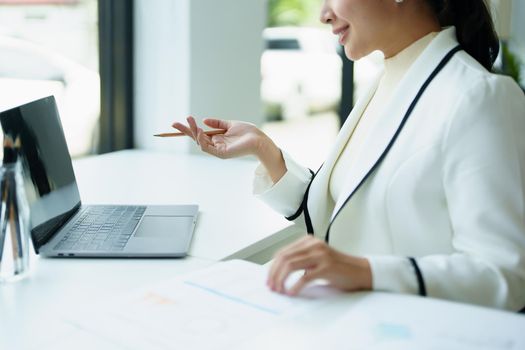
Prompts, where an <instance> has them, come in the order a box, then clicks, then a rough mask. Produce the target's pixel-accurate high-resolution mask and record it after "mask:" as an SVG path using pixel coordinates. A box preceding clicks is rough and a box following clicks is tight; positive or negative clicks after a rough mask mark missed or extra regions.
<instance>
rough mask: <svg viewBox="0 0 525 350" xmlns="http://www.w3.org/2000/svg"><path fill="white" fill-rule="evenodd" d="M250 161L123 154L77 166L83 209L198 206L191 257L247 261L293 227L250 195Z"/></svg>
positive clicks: (108, 155) (252, 170) (94, 159)
mask: <svg viewBox="0 0 525 350" xmlns="http://www.w3.org/2000/svg"><path fill="white" fill-rule="evenodd" d="M255 167H256V163H255V162H254V161H251V160H238V159H230V160H220V159H217V158H213V157H210V156H205V155H186V154H181V155H173V154H166V153H153V152H146V151H138V150H134V151H122V152H115V153H110V154H106V155H102V156H96V157H91V158H86V159H81V160H78V161H76V162H75V163H74V168H75V174H76V175H77V182H78V185H79V189H80V196H81V198H82V201H83V203H86V204H92V203H102V204H198V205H199V207H200V208H199V217H198V220H197V227H196V231H195V236H194V238H193V241H192V244H191V248H190V255H191V256H193V257H198V258H203V259H211V260H223V259H231V258H241V259H243V258H246V257H248V256H249V255H251V254H254V253H256V252H258V251H260V250H262V249H265V248H267V247H268V246H270V245H272V244H274V243H275V242H277V241H279V240H282V239H284V238H285V237H286V236H287V234H288V233H289V231H287V229H288V230H289V229H290V222H289V221H287V220H286V219H284V218H283V217H282V216H281V215H279V214H277V213H276V212H274V211H273V210H272V209H270V208H269V207H268V206H266V205H265V204H264V203H262V202H261V201H259V200H257V199H256V198H255V197H254V196H253V195H252V180H253V172H254V169H255Z"/></svg>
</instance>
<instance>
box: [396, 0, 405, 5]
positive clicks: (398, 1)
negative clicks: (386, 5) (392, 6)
mask: <svg viewBox="0 0 525 350" xmlns="http://www.w3.org/2000/svg"><path fill="white" fill-rule="evenodd" d="M403 1H405V0H396V3H398V4H400V3H402V2H403Z"/></svg>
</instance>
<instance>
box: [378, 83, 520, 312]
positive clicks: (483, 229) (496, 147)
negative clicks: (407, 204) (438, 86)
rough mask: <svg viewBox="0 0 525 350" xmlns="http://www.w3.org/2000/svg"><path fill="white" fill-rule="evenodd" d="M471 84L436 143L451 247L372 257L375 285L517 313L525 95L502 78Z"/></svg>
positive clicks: (514, 85)
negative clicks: (449, 249) (439, 143)
mask: <svg viewBox="0 0 525 350" xmlns="http://www.w3.org/2000/svg"><path fill="white" fill-rule="evenodd" d="M471 86H472V87H471V88H470V90H469V91H467V92H466V93H465V94H464V95H463V96H462V97H461V98H459V100H458V102H457V105H456V108H455V109H454V111H455V112H454V113H453V115H452V118H451V119H450V120H449V124H448V126H447V132H446V135H445V136H444V138H443V139H442V147H441V149H442V179H443V187H444V192H445V196H446V200H447V206H448V209H449V215H450V219H451V223H452V229H453V237H452V245H453V248H454V253H452V254H450V255H431V256H421V257H417V258H415V259H413V260H412V261H411V260H408V259H405V258H400V257H393V256H375V257H369V261H370V265H371V268H372V272H373V284H374V288H375V289H380V290H389V291H397V292H413V293H417V292H419V293H420V294H421V293H423V294H427V295H428V296H432V297H437V298H444V299H451V300H457V301H463V302H468V303H476V304H480V305H486V306H491V307H497V308H502V309H508V310H515V311H516V310H520V309H522V308H523V307H525V202H524V199H525V141H524V140H525V137H524V135H525V96H524V95H523V92H522V91H521V90H520V89H519V88H518V87H517V85H516V84H515V83H514V82H512V81H511V80H510V79H509V78H507V77H502V76H496V75H490V76H484V77H483V78H480V79H479V81H477V82H474V83H473V84H472V85H471ZM423 234H424V233H423ZM407 260H408V262H407ZM410 262H413V264H411V263H410ZM410 273H412V276H413V277H412V278H410ZM417 284H419V288H417V287H416V286H417Z"/></svg>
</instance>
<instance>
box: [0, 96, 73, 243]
mask: <svg viewBox="0 0 525 350" xmlns="http://www.w3.org/2000/svg"><path fill="white" fill-rule="evenodd" d="M0 122H1V124H2V130H3V132H4V135H9V136H10V137H11V139H12V140H16V138H17V137H18V138H19V139H20V141H21V148H20V160H21V163H22V168H23V172H24V184H25V190H26V195H27V197H28V202H29V209H30V213H31V216H30V217H31V224H30V225H31V237H32V239H33V244H34V247H35V250H36V251H37V252H38V249H39V248H40V246H41V245H42V244H44V243H45V242H46V241H48V240H49V238H50V237H51V236H52V235H53V233H54V232H55V231H56V229H57V228H58V227H60V226H61V225H62V224H63V223H64V221H65V220H67V219H68V218H69V217H70V215H71V214H72V213H73V212H74V211H75V210H76V209H77V208H78V207H79V206H80V194H79V192H78V188H77V184H76V180H75V174H74V172H73V166H72V164H71V157H70V155H69V151H68V148H67V144H66V139H65V137H64V132H63V130H62V124H61V123H60V118H59V115H58V110H57V107H56V103H55V99H54V97H46V98H43V99H40V100H37V101H34V102H31V103H28V104H25V105H23V106H20V107H17V108H13V109H10V110H7V111H4V112H0Z"/></svg>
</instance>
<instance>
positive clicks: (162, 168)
mask: <svg viewBox="0 0 525 350" xmlns="http://www.w3.org/2000/svg"><path fill="white" fill-rule="evenodd" d="M255 166H256V163H255V162H254V161H249V160H229V161H221V160H218V159H214V158H211V157H208V156H201V155H172V154H159V153H151V152H144V151H123V152H116V153H112V154H107V155H102V156H96V157H90V158H85V159H81V160H77V161H75V162H74V168H75V174H76V177H77V182H78V186H79V189H80V195H81V198H82V201H83V203H86V204H89V203H103V204H192V203H195V204H199V206H200V214H199V217H198V223H197V227H196V230H195V235H194V238H193V241H192V245H191V249H190V257H189V258H186V259H184V260H177V259H159V260H155V259H43V258H39V257H36V256H32V259H31V262H32V273H31V276H30V277H29V278H27V279H25V280H23V281H21V282H18V283H15V284H10V285H0V349H2V350H4V349H17V350H18V349H26V348H39V349H42V348H44V349H45V348H54V349H56V348H67V347H68V346H69V345H71V344H75V346H76V348H79V347H80V348H86V349H87V348H93V347H95V346H96V348H104V346H106V347H105V348H107V349H111V346H109V345H108V344H105V343H104V342H103V341H101V340H97V339H93V338H92V337H88V336H87V335H84V334H81V333H79V332H78V331H75V330H74V329H72V328H70V327H68V326H67V325H65V324H63V323H62V322H60V321H59V320H60V317H61V315H62V314H64V313H69V312H74V311H75V309H77V308H78V307H79V306H82V305H85V304H91V303H94V304H96V303H97V302H98V301H100V300H104V299H106V298H108V297H111V296H115V295H120V294H122V293H124V292H125V291H126V290H129V289H133V288H136V287H139V286H142V285H144V284H149V283H153V282H155V281H160V280H162V279H164V278H166V277H168V276H172V275H174V274H178V273H182V272H188V271H192V270H194V269H198V268H201V267H204V266H207V265H209V264H210V263H212V262H213V261H218V260H223V259H228V258H250V257H253V258H254V259H255V260H257V259H266V258H267V257H268V256H269V255H270V254H271V252H272V250H273V249H275V247H278V246H280V245H282V244H285V243H286V242H287V241H289V240H290V239H291V238H290V233H291V237H293V236H294V234H293V233H294V231H293V230H294V229H293V228H290V227H289V226H290V223H289V222H287V221H286V220H285V219H284V218H282V217H281V216H280V215H278V214H276V213H274V212H273V211H272V210H271V209H270V208H268V207H266V206H265V205H264V204H262V203H260V202H259V201H258V200H257V199H255V198H254V197H253V196H252V194H251V181H252V176H253V170H254V169H255ZM78 338H80V339H82V341H79V342H77V341H76V339H78ZM57 339H61V340H57ZM73 341H74V343H73ZM15 344H16V347H15Z"/></svg>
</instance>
